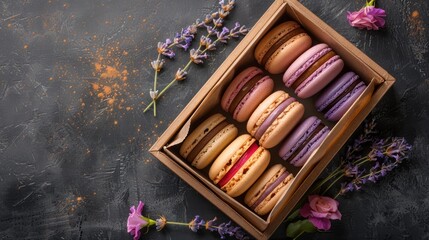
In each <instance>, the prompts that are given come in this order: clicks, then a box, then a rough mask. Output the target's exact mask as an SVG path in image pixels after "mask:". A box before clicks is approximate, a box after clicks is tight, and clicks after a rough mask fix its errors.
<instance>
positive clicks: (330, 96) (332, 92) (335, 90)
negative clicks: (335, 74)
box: [315, 72, 366, 121]
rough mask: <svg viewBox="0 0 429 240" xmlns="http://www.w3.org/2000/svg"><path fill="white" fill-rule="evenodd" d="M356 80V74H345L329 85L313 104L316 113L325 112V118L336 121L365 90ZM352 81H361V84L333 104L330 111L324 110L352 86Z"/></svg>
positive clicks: (362, 84)
mask: <svg viewBox="0 0 429 240" xmlns="http://www.w3.org/2000/svg"><path fill="white" fill-rule="evenodd" d="M358 78H359V76H358V75H356V73H354V72H347V73H344V74H343V75H342V76H341V77H339V78H338V79H337V80H335V81H334V82H332V83H331V84H329V86H328V87H326V88H325V89H324V90H323V92H322V94H321V95H320V96H319V97H318V98H317V100H316V102H315V106H316V109H317V111H319V112H321V111H325V112H326V114H325V117H326V118H327V119H328V120H330V121H338V120H339V119H340V118H341V117H342V116H343V115H344V113H345V112H346V111H347V110H348V109H349V108H350V106H351V105H352V104H353V103H354V101H356V99H357V98H358V97H359V95H360V94H361V93H362V92H363V91H364V90H365V87H366V85H365V84H364V83H363V82H362V81H361V80H359V79H358ZM354 81H361V83H359V84H358V85H357V86H356V87H355V88H354V90H353V91H352V93H351V94H348V95H346V96H344V98H343V99H341V100H340V101H339V102H338V103H337V104H335V105H334V106H333V107H332V109H329V110H325V108H326V107H327V106H328V105H329V104H330V103H331V102H333V101H334V100H335V99H336V98H337V97H338V96H340V95H341V94H342V93H343V92H344V91H345V90H346V89H347V88H348V87H349V86H350V85H351V84H353V82H354Z"/></svg>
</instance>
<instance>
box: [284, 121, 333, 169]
mask: <svg viewBox="0 0 429 240" xmlns="http://www.w3.org/2000/svg"><path fill="white" fill-rule="evenodd" d="M329 131H330V130H329V128H328V127H327V126H325V125H324V124H323V123H322V121H321V120H320V119H318V118H317V117H314V116H312V117H309V118H307V119H306V120H304V121H303V122H302V123H301V124H299V125H298V127H296V128H295V130H294V131H293V132H292V133H291V134H290V135H289V136H288V137H287V138H286V139H285V141H284V142H283V145H282V146H281V147H280V150H279V155H280V157H281V158H282V159H283V160H285V161H288V162H290V164H292V165H294V166H295V167H301V166H303V165H304V164H305V163H306V162H307V160H308V158H309V157H310V155H311V154H312V153H313V152H314V151H315V150H316V149H317V148H318V147H319V146H320V144H322V142H323V140H324V139H325V138H326V136H327V135H328V133H329Z"/></svg>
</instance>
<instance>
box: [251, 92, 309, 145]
mask: <svg viewBox="0 0 429 240" xmlns="http://www.w3.org/2000/svg"><path fill="white" fill-rule="evenodd" d="M303 115H304V105H302V104H301V103H299V102H298V101H296V100H295V98H293V97H291V96H289V94H287V93H286V92H284V91H276V92H274V93H272V94H271V95H270V96H268V97H267V98H266V99H265V100H264V101H263V102H262V103H261V104H259V106H258V107H257V108H256V109H255V111H254V112H253V113H252V115H251V116H250V118H249V121H247V125H246V129H247V131H248V132H249V133H250V134H251V135H252V136H254V137H255V138H256V139H258V141H259V143H260V144H261V146H263V147H264V148H272V147H274V146H276V145H277V144H279V143H280V142H281V140H282V139H283V138H284V137H285V136H286V135H287V134H288V133H289V132H290V131H291V130H292V129H293V127H294V126H295V125H296V124H297V123H298V122H299V120H300V119H301V118H302V116H303Z"/></svg>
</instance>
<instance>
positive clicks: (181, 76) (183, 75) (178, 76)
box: [174, 68, 188, 81]
mask: <svg viewBox="0 0 429 240" xmlns="http://www.w3.org/2000/svg"><path fill="white" fill-rule="evenodd" d="M186 75H188V73H187V72H186V71H185V70H183V69H181V68H179V69H178V70H177V72H176V75H175V76H174V78H175V80H176V81H182V80H185V79H186Z"/></svg>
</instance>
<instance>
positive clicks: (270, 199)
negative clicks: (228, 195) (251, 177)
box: [244, 164, 293, 216]
mask: <svg viewBox="0 0 429 240" xmlns="http://www.w3.org/2000/svg"><path fill="white" fill-rule="evenodd" d="M292 180H293V174H292V173H289V172H288V171H287V170H286V168H285V167H284V166H283V165H281V164H276V165H274V166H272V167H270V168H269V169H268V170H267V171H266V172H265V173H264V174H263V175H262V176H261V177H260V178H259V179H258V181H256V183H255V184H253V186H252V187H251V188H250V189H249V191H247V193H246V196H245V197H244V203H246V205H247V206H249V207H250V208H251V209H252V210H253V211H255V212H256V213H257V214H259V215H261V216H263V215H265V214H267V213H269V212H270V211H271V210H272V209H273V208H274V206H275V205H276V204H277V202H278V201H279V200H280V197H281V196H282V194H283V193H284V192H285V191H287V189H289V187H290V185H291V184H292Z"/></svg>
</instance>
